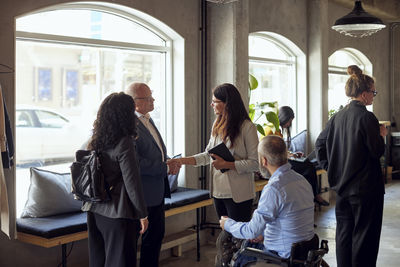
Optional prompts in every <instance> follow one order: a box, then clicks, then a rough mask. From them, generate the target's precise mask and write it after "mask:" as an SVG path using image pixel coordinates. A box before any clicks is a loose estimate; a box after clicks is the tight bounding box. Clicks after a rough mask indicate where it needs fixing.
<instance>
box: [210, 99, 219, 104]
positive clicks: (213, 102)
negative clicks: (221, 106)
mask: <svg viewBox="0 0 400 267" xmlns="http://www.w3.org/2000/svg"><path fill="white" fill-rule="evenodd" d="M221 102H222V101H221V100H211V103H212V104H218V103H221Z"/></svg>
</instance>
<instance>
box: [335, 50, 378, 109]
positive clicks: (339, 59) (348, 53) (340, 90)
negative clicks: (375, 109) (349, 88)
mask: <svg viewBox="0 0 400 267" xmlns="http://www.w3.org/2000/svg"><path fill="white" fill-rule="evenodd" d="M328 64H329V89H328V109H329V114H333V113H334V112H336V111H338V110H339V109H340V108H341V107H343V106H345V105H346V104H347V103H348V102H349V98H348V97H347V96H346V93H345V85H346V81H347V79H348V78H349V75H348V74H347V67H348V66H349V65H357V66H358V67H360V69H361V70H362V71H363V73H364V74H368V75H371V76H372V64H371V62H370V61H369V60H368V58H367V57H366V56H365V55H363V54H362V53H361V52H360V51H358V50H356V49H352V48H344V49H340V50H337V51H335V52H334V53H333V54H332V55H331V56H330V57H329V59H328ZM367 108H368V109H371V107H370V106H368V107H367Z"/></svg>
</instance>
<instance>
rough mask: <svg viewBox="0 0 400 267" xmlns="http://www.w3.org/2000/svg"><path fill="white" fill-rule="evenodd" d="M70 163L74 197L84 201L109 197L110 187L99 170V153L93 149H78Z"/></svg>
mask: <svg viewBox="0 0 400 267" xmlns="http://www.w3.org/2000/svg"><path fill="white" fill-rule="evenodd" d="M75 158H76V161H74V162H73V163H72V165H71V178H72V193H73V194H74V197H75V199H78V200H82V201H86V202H105V201H109V200H110V199H111V196H110V188H109V186H108V185H107V182H106V181H105V179H104V174H103V172H102V170H101V163H100V154H99V153H98V152H96V151H94V150H78V151H76V153H75Z"/></svg>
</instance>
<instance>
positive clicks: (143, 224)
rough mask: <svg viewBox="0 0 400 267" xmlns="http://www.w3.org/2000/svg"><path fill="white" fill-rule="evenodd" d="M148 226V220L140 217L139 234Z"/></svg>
mask: <svg viewBox="0 0 400 267" xmlns="http://www.w3.org/2000/svg"><path fill="white" fill-rule="evenodd" d="M148 226H149V220H148V219H147V217H146V218H143V219H140V232H139V233H140V234H141V235H142V234H144V232H146V230H147V227H148Z"/></svg>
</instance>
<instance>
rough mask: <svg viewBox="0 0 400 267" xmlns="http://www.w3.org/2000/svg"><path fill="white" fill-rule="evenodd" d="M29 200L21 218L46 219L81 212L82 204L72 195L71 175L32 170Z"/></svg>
mask: <svg viewBox="0 0 400 267" xmlns="http://www.w3.org/2000/svg"><path fill="white" fill-rule="evenodd" d="M30 172H31V184H30V186H29V191H28V200H27V201H26V203H25V207H24V209H23V211H22V214H21V218H26V217H46V216H51V215H56V214H61V213H67V212H74V211H79V210H80V209H81V207H82V202H81V201H78V200H75V199H74V197H73V195H72V193H71V174H70V173H56V172H51V171H46V170H41V169H37V168H31V169H30Z"/></svg>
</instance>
